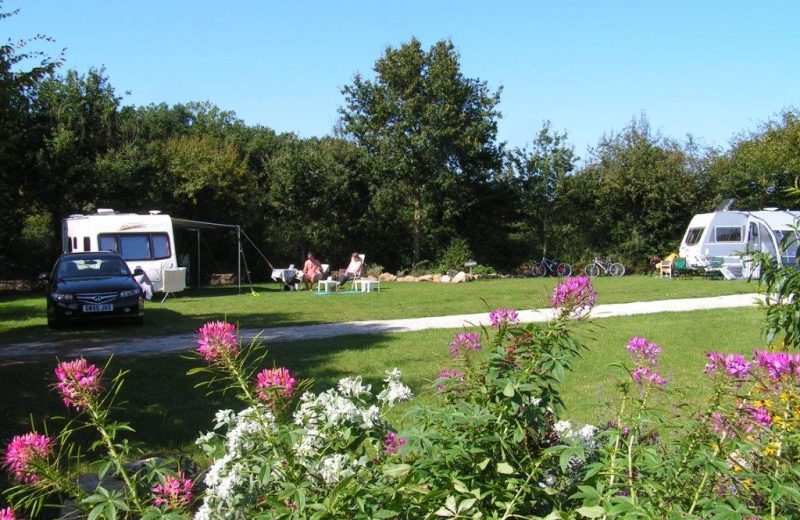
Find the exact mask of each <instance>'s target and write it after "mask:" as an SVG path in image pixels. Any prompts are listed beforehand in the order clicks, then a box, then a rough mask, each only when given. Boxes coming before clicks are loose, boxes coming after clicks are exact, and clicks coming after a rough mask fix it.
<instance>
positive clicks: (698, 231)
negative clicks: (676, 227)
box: [684, 227, 706, 246]
mask: <svg viewBox="0 0 800 520" xmlns="http://www.w3.org/2000/svg"><path fill="white" fill-rule="evenodd" d="M705 229H706V228H701V227H696V228H691V229H690V230H689V231H688V232H687V233H686V240H685V241H684V243H685V244H686V245H687V246H693V245H695V244H696V243H698V242H700V237H701V236H703V231H704V230H705Z"/></svg>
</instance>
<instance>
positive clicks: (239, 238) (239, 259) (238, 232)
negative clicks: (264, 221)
mask: <svg viewBox="0 0 800 520" xmlns="http://www.w3.org/2000/svg"><path fill="white" fill-rule="evenodd" d="M236 249H237V251H238V254H237V255H236V269H237V271H236V275H237V276H236V278H237V279H238V281H239V294H242V228H240V227H239V226H236Z"/></svg>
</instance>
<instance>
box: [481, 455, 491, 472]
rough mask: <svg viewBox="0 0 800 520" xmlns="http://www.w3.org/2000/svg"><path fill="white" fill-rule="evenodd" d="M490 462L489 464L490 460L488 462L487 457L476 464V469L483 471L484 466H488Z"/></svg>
mask: <svg viewBox="0 0 800 520" xmlns="http://www.w3.org/2000/svg"><path fill="white" fill-rule="evenodd" d="M490 462H491V460H489V458H488V457H487V458H485V459H483V460H482V461H480V462H479V463H478V467H479V468H480V469H482V470H484V469H486V466H488V465H489V463H490Z"/></svg>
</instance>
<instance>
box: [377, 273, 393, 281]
mask: <svg viewBox="0 0 800 520" xmlns="http://www.w3.org/2000/svg"><path fill="white" fill-rule="evenodd" d="M378 280H379V281H381V282H393V281H395V280H397V277H396V276H395V275H393V274H392V273H381V275H380V276H379V277H378Z"/></svg>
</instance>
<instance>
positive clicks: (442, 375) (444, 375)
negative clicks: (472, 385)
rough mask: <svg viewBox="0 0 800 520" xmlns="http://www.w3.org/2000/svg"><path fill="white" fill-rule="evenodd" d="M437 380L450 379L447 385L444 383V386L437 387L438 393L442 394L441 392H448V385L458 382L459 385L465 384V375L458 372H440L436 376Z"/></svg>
mask: <svg viewBox="0 0 800 520" xmlns="http://www.w3.org/2000/svg"><path fill="white" fill-rule="evenodd" d="M436 379H448V380H449V381H447V382H446V383H442V384H439V385H436V391H437V392H440V393H441V392H444V391H445V390H447V386H448V383H449V384H452V383H453V382H455V381H456V380H457V381H458V382H459V383H463V382H464V374H463V373H461V372H459V371H458V370H449V369H448V370H442V371H441V372H439V373H438V374H437V375H436Z"/></svg>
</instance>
